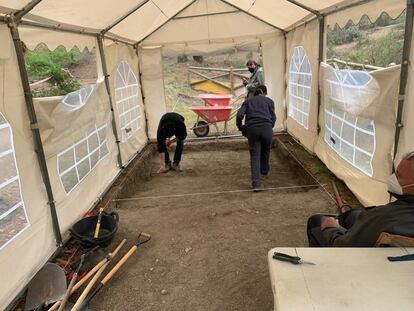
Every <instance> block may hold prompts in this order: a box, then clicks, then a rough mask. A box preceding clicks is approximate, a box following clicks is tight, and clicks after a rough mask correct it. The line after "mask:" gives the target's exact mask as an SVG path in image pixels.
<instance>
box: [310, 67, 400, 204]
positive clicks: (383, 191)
mask: <svg viewBox="0 0 414 311" xmlns="http://www.w3.org/2000/svg"><path fill="white" fill-rule="evenodd" d="M328 67H329V65H324V64H322V66H321V75H320V84H321V86H323V85H324V79H325V72H326V70H327V69H326V68H328ZM370 74H371V76H372V77H373V78H374V79H376V81H377V82H378V85H379V87H380V95H379V96H378V97H377V98H376V99H375V100H374V102H373V103H372V104H371V105H370V106H369V108H367V109H366V111H365V112H363V113H362V114H361V115H362V116H364V117H369V118H370V119H373V120H374V123H375V137H376V140H375V151H374V155H373V159H372V167H373V176H372V177H370V176H368V175H367V174H364V173H363V172H361V171H360V170H359V169H357V168H356V167H355V166H353V165H352V164H350V163H348V162H347V161H345V160H344V159H343V158H341V157H340V156H339V155H338V154H337V153H336V152H335V151H334V150H333V149H332V148H331V147H330V146H328V145H327V143H326V142H325V139H324V137H325V113H324V111H325V105H326V102H327V98H326V96H325V93H326V90H324V88H323V87H322V94H323V95H324V96H322V107H321V113H320V124H321V132H320V135H319V137H318V142H317V144H316V146H315V152H316V154H317V156H318V157H319V158H320V159H321V160H322V162H324V163H325V165H326V166H327V167H328V168H329V170H330V171H331V172H333V173H334V174H335V175H336V176H338V177H339V178H340V179H342V180H344V182H345V183H346V184H347V186H348V187H349V189H351V191H352V192H353V193H354V194H355V195H356V196H357V198H358V199H359V201H360V202H361V203H362V204H363V205H365V206H371V205H380V204H386V203H388V201H389V195H388V193H387V185H386V181H387V179H388V177H389V175H390V174H391V172H392V147H393V143H394V128H395V113H396V110H395V105H396V102H397V99H398V83H399V77H400V66H393V67H389V68H386V69H381V70H376V71H373V72H371V73H370Z"/></svg>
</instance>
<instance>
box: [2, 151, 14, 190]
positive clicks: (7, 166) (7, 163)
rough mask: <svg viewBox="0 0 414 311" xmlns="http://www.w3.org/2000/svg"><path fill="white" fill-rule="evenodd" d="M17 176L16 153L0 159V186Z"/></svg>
mask: <svg viewBox="0 0 414 311" xmlns="http://www.w3.org/2000/svg"><path fill="white" fill-rule="evenodd" d="M16 176H17V168H16V165H15V160H14V153H13V152H12V153H9V154H7V155H4V156H1V157H0V184H2V183H4V182H6V181H7V180H9V179H11V178H13V177H16Z"/></svg>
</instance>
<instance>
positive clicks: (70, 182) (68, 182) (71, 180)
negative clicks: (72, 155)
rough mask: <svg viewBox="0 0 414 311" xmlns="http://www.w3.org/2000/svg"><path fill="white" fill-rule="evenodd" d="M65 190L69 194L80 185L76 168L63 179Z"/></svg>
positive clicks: (63, 176) (62, 177)
mask: <svg viewBox="0 0 414 311" xmlns="http://www.w3.org/2000/svg"><path fill="white" fill-rule="evenodd" d="M60 178H61V180H62V184H63V188H65V191H66V193H69V192H70V191H71V190H72V189H73V188H74V187H75V186H76V185H77V184H78V182H79V181H78V175H77V174H76V168H73V169H71V170H70V171H68V172H67V173H66V174H64V175H62V176H61V177H60Z"/></svg>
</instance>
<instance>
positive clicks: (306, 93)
mask: <svg viewBox="0 0 414 311" xmlns="http://www.w3.org/2000/svg"><path fill="white" fill-rule="evenodd" d="M311 86H312V70H311V65H310V63H309V58H308V56H307V55H306V51H305V49H304V48H303V46H297V47H295V49H294V51H293V56H292V58H291V61H290V68H289V116H290V117H291V118H293V119H294V120H296V121H297V122H298V123H299V124H301V125H302V126H303V127H304V128H305V129H308V128H309V109H310V99H311Z"/></svg>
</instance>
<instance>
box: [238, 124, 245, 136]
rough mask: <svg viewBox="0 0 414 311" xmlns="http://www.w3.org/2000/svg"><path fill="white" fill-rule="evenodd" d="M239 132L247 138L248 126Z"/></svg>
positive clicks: (241, 128)
mask: <svg viewBox="0 0 414 311" xmlns="http://www.w3.org/2000/svg"><path fill="white" fill-rule="evenodd" d="M239 131H240V132H241V133H242V135H243V136H244V137H247V127H246V125H242V126H241V127H240V128H239Z"/></svg>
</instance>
